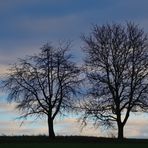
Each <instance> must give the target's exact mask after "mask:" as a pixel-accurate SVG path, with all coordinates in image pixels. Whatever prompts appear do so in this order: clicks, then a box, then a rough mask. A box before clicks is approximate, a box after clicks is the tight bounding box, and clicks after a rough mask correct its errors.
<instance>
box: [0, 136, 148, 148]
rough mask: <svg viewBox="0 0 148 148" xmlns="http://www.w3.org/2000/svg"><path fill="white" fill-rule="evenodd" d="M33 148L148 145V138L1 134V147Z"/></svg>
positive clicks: (106, 147)
mask: <svg viewBox="0 0 148 148" xmlns="http://www.w3.org/2000/svg"><path fill="white" fill-rule="evenodd" d="M10 146H11V147H15V148H20V147H21V148H26V147H27V148H32V147H36V148H39V147H43V146H44V148H46V147H53V148H54V147H55V148H56V147H59V146H62V147H65V148H68V147H71V146H74V147H76V148H82V147H85V148H87V147H89V148H90V147H92V146H93V148H95V147H100V148H109V147H114V148H117V147H120V148H122V147H135V148H139V147H141V146H142V147H148V140H147V139H124V141H122V142H121V141H118V140H117V139H112V138H97V137H83V136H82V137H81V136H69V137H63V136H58V137H57V138H56V139H50V140H49V138H48V137H47V136H0V148H10Z"/></svg>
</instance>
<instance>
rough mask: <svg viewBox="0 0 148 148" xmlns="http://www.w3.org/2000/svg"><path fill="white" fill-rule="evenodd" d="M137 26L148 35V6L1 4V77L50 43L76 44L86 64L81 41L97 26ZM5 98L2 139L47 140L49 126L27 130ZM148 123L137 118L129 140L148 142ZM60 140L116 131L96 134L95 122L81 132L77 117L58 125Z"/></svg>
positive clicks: (83, 1) (8, 0)
mask: <svg viewBox="0 0 148 148" xmlns="http://www.w3.org/2000/svg"><path fill="white" fill-rule="evenodd" d="M126 21H132V22H135V23H136V24H139V26H140V27H142V28H143V29H144V30H145V32H148V1H147V0H0V74H1V75H3V74H5V73H6V72H7V69H8V68H9V66H10V64H12V63H15V62H16V61H17V58H23V57H24V56H25V55H30V54H33V53H36V52H38V51H39V49H40V48H41V47H42V46H43V45H44V44H45V43H47V42H52V43H54V44H56V43H57V42H58V41H59V40H72V41H73V42H72V45H73V46H72V52H73V54H74V57H75V60H76V61H77V62H81V61H82V57H83V55H82V52H81V50H80V49H81V47H82V46H83V43H82V41H81V39H80V36H81V35H82V34H84V33H85V34H88V33H89V32H90V31H91V27H92V25H93V24H97V25H102V24H104V23H114V22H115V23H125V22H126ZM5 98H6V94H4V93H2V92H0V135H23V134H25V135H26V134H30V135H36V134H47V125H46V120H45V119H43V120H33V119H28V120H27V121H26V122H24V124H23V125H22V126H20V124H21V121H20V120H18V119H16V118H17V117H18V115H19V113H18V112H17V111H16V110H15V109H14V108H15V104H14V103H13V104H7V103H6V101H5ZM147 125H148V117H147V115H145V114H142V115H139V114H136V115H132V116H131V118H130V119H129V121H128V123H127V125H126V127H125V136H126V137H130V138H133V137H136V138H148V126H147ZM55 132H56V135H92V136H112V134H114V131H108V130H103V129H97V130H96V129H95V128H93V126H92V124H91V122H90V123H89V124H88V126H87V127H86V128H85V129H84V130H83V131H82V132H81V128H80V123H78V122H77V117H76V116H74V115H72V116H70V117H67V118H66V117H61V118H58V119H56V121H55Z"/></svg>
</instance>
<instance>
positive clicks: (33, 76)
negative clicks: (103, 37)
mask: <svg viewBox="0 0 148 148" xmlns="http://www.w3.org/2000/svg"><path fill="white" fill-rule="evenodd" d="M70 47H71V46H70V43H64V44H60V46H59V47H57V48H55V47H53V46H51V45H50V44H46V45H45V46H43V47H42V48H41V52H40V53H39V54H36V55H34V56H28V57H27V58H26V59H20V60H19V61H18V63H17V64H14V65H13V66H12V67H11V69H10V70H9V73H8V74H7V75H6V78H5V79H4V81H3V83H2V86H3V87H4V89H5V90H6V91H7V92H8V94H9V95H8V101H10V102H12V101H14V102H17V103H18V105H17V107H16V108H17V109H18V110H20V111H21V113H22V116H21V117H24V118H26V117H28V116H37V117H41V116H46V117H47V119H48V131H49V137H51V138H54V137H55V133H54V128H53V121H54V119H55V117H56V116H57V115H58V114H60V113H61V114H62V113H63V112H64V111H68V110H69V109H70V107H71V104H72V102H74V96H75V95H76V94H77V89H78V88H79V83H80V81H79V73H80V70H79V68H78V67H77V66H76V64H75V63H74V62H72V61H71V58H72V56H71V54H69V50H70Z"/></svg>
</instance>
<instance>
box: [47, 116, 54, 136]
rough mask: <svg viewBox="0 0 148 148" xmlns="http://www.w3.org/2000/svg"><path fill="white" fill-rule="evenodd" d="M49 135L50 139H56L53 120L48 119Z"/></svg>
mask: <svg viewBox="0 0 148 148" xmlns="http://www.w3.org/2000/svg"><path fill="white" fill-rule="evenodd" d="M48 134H49V138H55V133H54V128H53V119H52V118H50V117H48Z"/></svg>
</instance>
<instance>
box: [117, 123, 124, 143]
mask: <svg viewBox="0 0 148 148" xmlns="http://www.w3.org/2000/svg"><path fill="white" fill-rule="evenodd" d="M123 129H124V126H123V125H122V123H118V139H119V140H123V138H124V134H123Z"/></svg>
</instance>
